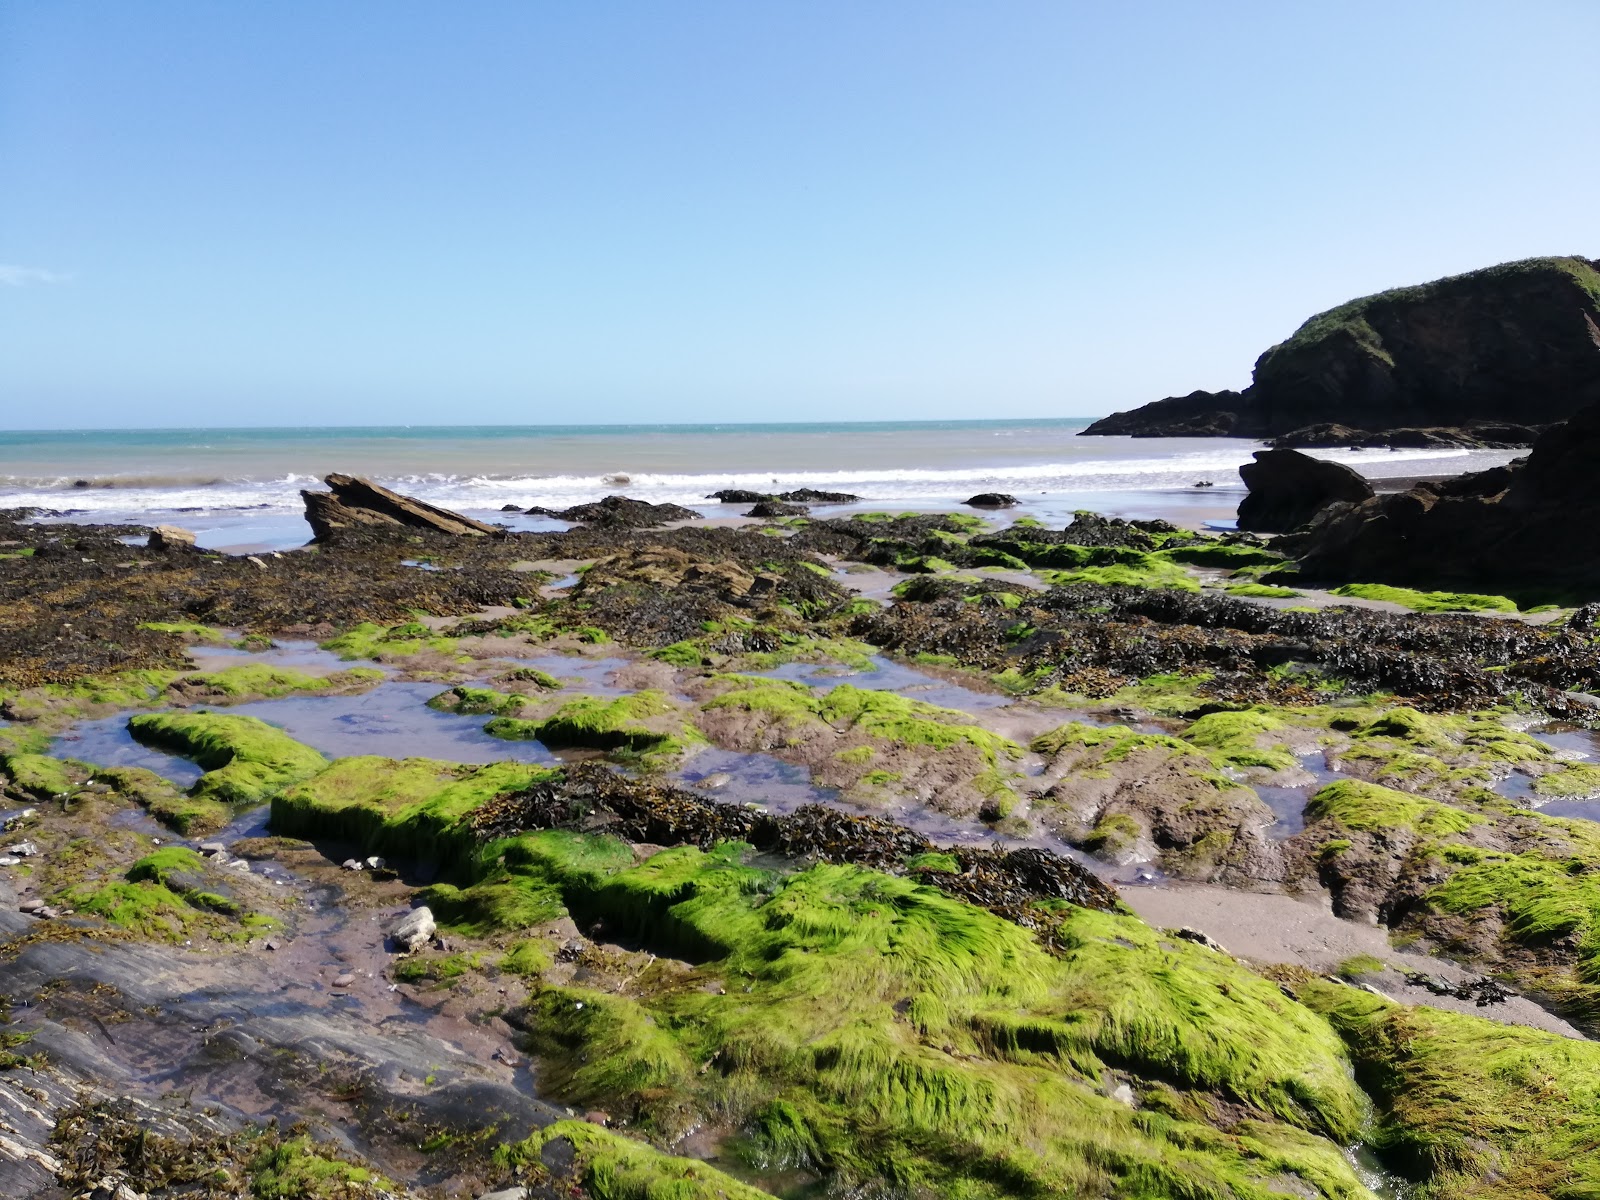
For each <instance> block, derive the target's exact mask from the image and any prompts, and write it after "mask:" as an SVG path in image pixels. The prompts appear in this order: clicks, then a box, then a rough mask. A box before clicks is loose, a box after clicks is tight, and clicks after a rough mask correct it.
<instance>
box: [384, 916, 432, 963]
mask: <svg viewBox="0 0 1600 1200" xmlns="http://www.w3.org/2000/svg"><path fill="white" fill-rule="evenodd" d="M438 928H439V926H438V925H437V923H436V922H435V921H434V919H433V911H432V910H431V909H429V908H428V907H427V906H426V905H424V906H423V907H422V908H414V909H412V910H411V911H410V912H409V913H407V914H406V916H405V918H404V919H403V920H402V921H401V922H400V923H399V924H398V925H396V926H395V927H394V931H393V932H392V933H390V935H389V936H390V937H392V938H393V939H394V943H395V945H396V946H398V947H399V948H400V949H401V950H403V951H405V952H406V953H407V954H409V953H411V952H412V951H413V950H417V949H420V948H421V947H423V946H426V945H427V944H428V941H429V939H430V938H432V937H433V935H434V933H436V932H437V931H438Z"/></svg>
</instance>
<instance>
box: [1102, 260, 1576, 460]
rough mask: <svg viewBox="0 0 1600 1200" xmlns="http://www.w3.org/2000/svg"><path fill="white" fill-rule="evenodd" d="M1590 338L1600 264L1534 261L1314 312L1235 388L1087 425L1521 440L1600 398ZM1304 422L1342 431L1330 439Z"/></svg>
mask: <svg viewBox="0 0 1600 1200" xmlns="http://www.w3.org/2000/svg"><path fill="white" fill-rule="evenodd" d="M1597 345H1600V262H1597V261H1595V260H1591V259H1586V258H1579V257H1568V258H1531V259H1526V260H1524V261H1521V262H1513V263H1504V264H1502V265H1500V266H1497V267H1490V268H1488V269H1486V270H1482V271H1472V272H1470V273H1468V274H1466V275H1456V276H1452V277H1451V278H1448V279H1440V280H1437V281H1435V282H1433V283H1427V284H1423V285H1421V286H1418V287H1405V288H1395V289H1393V290H1391V291H1387V292H1380V293H1378V294H1377V295H1375V296H1367V297H1365V298H1363V299H1360V300H1352V301H1350V302H1349V303H1347V304H1341V305H1340V306H1338V307H1337V308H1332V309H1329V310H1328V311H1327V312H1323V313H1318V314H1317V315H1316V316H1314V317H1312V318H1311V319H1310V320H1309V321H1307V322H1306V323H1305V324H1303V325H1301V326H1300V328H1299V329H1297V330H1296V331H1295V332H1294V334H1293V336H1291V337H1290V338H1289V339H1288V340H1286V341H1283V342H1280V343H1278V344H1277V345H1276V346H1273V347H1272V348H1271V349H1269V350H1268V351H1267V352H1266V353H1265V354H1263V355H1262V356H1261V357H1260V358H1258V359H1257V360H1256V365H1255V370H1254V373H1253V377H1252V382H1251V384H1250V386H1249V387H1248V388H1246V389H1245V390H1244V391H1243V392H1231V391H1226V392H1214V393H1212V392H1193V393H1191V394H1190V395H1188V396H1182V397H1169V398H1168V399H1165V400H1158V401H1156V402H1155V403H1153V404H1147V405H1144V406H1143V407H1142V408H1137V409H1133V410H1132V411H1129V412H1122V413H1114V414H1112V415H1111V416H1109V417H1105V418H1103V419H1101V420H1099V421H1096V422H1095V423H1094V424H1093V425H1091V426H1089V428H1087V429H1085V430H1084V433H1085V434H1131V435H1133V436H1134V437H1180V436H1185V437H1204V436H1216V437H1248V438H1260V439H1269V438H1283V439H1284V443H1285V444H1294V445H1317V444H1363V443H1364V444H1374V443H1375V442H1383V441H1385V440H1388V439H1391V438H1393V437H1395V436H1396V435H1398V436H1399V437H1400V439H1401V441H1402V442H1404V443H1405V444H1421V445H1427V444H1430V442H1432V441H1435V440H1437V441H1443V442H1454V443H1456V444H1461V443H1466V444H1472V443H1474V442H1477V443H1491V444H1517V443H1526V442H1528V441H1531V439H1532V436H1533V434H1534V432H1535V430H1534V429H1533V428H1530V427H1537V426H1542V425H1546V424H1550V423H1553V422H1558V421H1564V420H1566V419H1567V418H1568V417H1570V416H1572V415H1573V414H1574V413H1575V412H1577V411H1578V410H1579V409H1581V408H1583V407H1585V406H1586V405H1589V404H1593V403H1595V402H1596V401H1600V355H1597V354H1596V353H1595V348H1596V346H1597ZM1311 426H1341V427H1343V428H1342V429H1341V430H1339V431H1338V432H1337V436H1336V437H1335V438H1334V440H1333V441H1332V442H1331V443H1330V442H1328V441H1323V440H1316V439H1315V438H1314V437H1310V438H1308V437H1307V436H1306V435H1307V434H1311V433H1312V432H1313V431H1311V430H1309V429H1308V427H1311ZM1319 432H1320V431H1319ZM1285 435H1289V436H1287V437H1285Z"/></svg>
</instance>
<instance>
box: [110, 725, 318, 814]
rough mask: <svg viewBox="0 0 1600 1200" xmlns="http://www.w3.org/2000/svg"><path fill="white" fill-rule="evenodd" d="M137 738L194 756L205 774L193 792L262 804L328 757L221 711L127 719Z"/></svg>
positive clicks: (278, 732)
mask: <svg viewBox="0 0 1600 1200" xmlns="http://www.w3.org/2000/svg"><path fill="white" fill-rule="evenodd" d="M128 732H129V733H130V734H132V735H133V737H134V739H135V740H136V741H139V742H142V743H144V744H145V745H147V746H156V747H158V748H160V749H163V750H170V751H172V752H173V753H176V754H182V755H184V756H185V757H187V758H191V759H193V760H194V761H195V762H196V763H197V764H198V765H199V766H200V767H201V768H202V769H203V770H204V771H205V774H204V775H202V776H201V777H200V779H199V780H198V781H197V782H196V783H195V785H194V787H192V788H190V789H189V794H190V795H191V796H195V797H199V798H201V799H209V800H218V801H221V802H223V803H226V804H262V803H265V802H266V801H267V800H269V799H271V798H272V797H273V796H274V795H275V794H276V793H278V792H279V791H281V790H282V789H283V788H285V787H288V786H289V785H291V784H294V783H298V782H300V781H301V780H302V779H306V778H308V777H309V776H311V775H314V774H316V773H317V772H318V771H320V770H322V769H323V768H324V767H326V766H327V765H328V760H327V759H326V758H324V757H323V756H322V755H320V754H318V753H317V752H316V751H315V750H313V749H312V748H311V747H310V746H307V745H304V744H303V743H300V742H297V741H295V740H294V739H293V738H292V737H290V736H289V735H288V734H286V733H284V732H283V730H281V729H278V728H277V727H275V726H272V725H268V724H267V723H266V722H265V721H261V720H258V719H257V718H255V717H237V716H227V715H223V714H220V713H143V714H141V715H139V716H136V717H131V718H129V720H128Z"/></svg>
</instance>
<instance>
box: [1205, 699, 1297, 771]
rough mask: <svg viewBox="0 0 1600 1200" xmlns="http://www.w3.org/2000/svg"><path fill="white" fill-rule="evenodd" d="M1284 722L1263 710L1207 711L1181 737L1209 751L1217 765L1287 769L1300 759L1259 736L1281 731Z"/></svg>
mask: <svg viewBox="0 0 1600 1200" xmlns="http://www.w3.org/2000/svg"><path fill="white" fill-rule="evenodd" d="M1285 728H1286V726H1285V723H1284V722H1283V721H1282V720H1280V719H1279V718H1278V717H1276V716H1274V715H1273V714H1272V713H1271V712H1269V711H1267V710H1265V709H1247V710H1243V711H1236V712H1214V713H1207V714H1206V715H1205V716H1203V717H1201V718H1200V719H1199V720H1197V721H1196V722H1194V724H1192V725H1190V726H1189V728H1187V729H1185V730H1184V731H1183V737H1184V740H1185V741H1187V742H1189V743H1190V744H1191V745H1194V746H1198V747H1200V748H1201V749H1202V750H1204V751H1206V752H1207V753H1209V754H1210V756H1211V759H1212V761H1213V762H1215V763H1217V764H1218V765H1219V766H1230V767H1238V768H1246V769H1247V768H1252V767H1257V768H1261V769H1263V770H1268V771H1289V770H1293V769H1295V768H1296V767H1298V766H1299V765H1300V760H1299V759H1298V758H1296V757H1295V756H1294V755H1293V754H1292V753H1290V752H1289V751H1288V750H1285V749H1284V748H1283V747H1281V746H1262V745H1261V744H1260V741H1261V738H1262V737H1263V736H1266V735H1270V734H1273V733H1278V732H1281V731H1282V730H1283V729H1285Z"/></svg>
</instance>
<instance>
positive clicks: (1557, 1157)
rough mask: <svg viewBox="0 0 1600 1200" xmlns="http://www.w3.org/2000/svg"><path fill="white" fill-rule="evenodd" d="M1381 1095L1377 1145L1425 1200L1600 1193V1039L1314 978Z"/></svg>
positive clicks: (1574, 1198)
mask: <svg viewBox="0 0 1600 1200" xmlns="http://www.w3.org/2000/svg"><path fill="white" fill-rule="evenodd" d="M1295 990H1296V992H1297V994H1298V995H1299V996H1300V998H1301V1000H1303V1001H1304V1002H1305V1003H1306V1004H1307V1005H1309V1006H1310V1007H1311V1008H1313V1009H1315V1010H1316V1011H1318V1012H1320V1013H1323V1014H1324V1015H1325V1016H1326V1017H1327V1018H1328V1020H1329V1021H1330V1022H1331V1023H1332V1025H1333V1027H1334V1028H1335V1029H1336V1030H1337V1031H1338V1032H1339V1034H1340V1036H1341V1037H1342V1038H1343V1039H1344V1041H1345V1042H1346V1044H1347V1045H1348V1047H1349V1050H1350V1054H1351V1057H1352V1059H1353V1060H1354V1062H1355V1068H1356V1078H1357V1079H1358V1080H1360V1081H1361V1083H1362V1084H1364V1085H1365V1086H1366V1088H1367V1089H1368V1091H1369V1092H1370V1093H1371V1094H1372V1096H1373V1098H1374V1100H1375V1101H1376V1102H1377V1105H1378V1109H1379V1112H1378V1120H1377V1122H1376V1125H1375V1127H1374V1128H1373V1129H1372V1130H1371V1131H1370V1133H1369V1134H1368V1137H1369V1141H1370V1144H1372V1145H1373V1146H1374V1147H1375V1148H1376V1149H1378V1150H1380V1151H1381V1152H1382V1153H1384V1155H1385V1156H1386V1157H1387V1158H1388V1160H1389V1161H1390V1162H1392V1163H1394V1164H1395V1165H1396V1166H1397V1167H1400V1168H1402V1169H1404V1170H1405V1171H1406V1173H1408V1174H1410V1175H1412V1176H1414V1177H1415V1178H1417V1179H1419V1180H1423V1181H1425V1182H1423V1183H1422V1184H1421V1186H1420V1187H1419V1189H1418V1191H1417V1192H1416V1200H1480V1198H1481V1200H1491V1198H1493V1200H1545V1198H1550V1197H1559V1198H1561V1200H1580V1198H1583V1197H1591V1196H1596V1195H1600V1046H1597V1045H1595V1044H1594V1043H1592V1042H1580V1041H1575V1040H1573V1039H1571V1038H1563V1037H1557V1036H1555V1035H1554V1034H1548V1033H1542V1032H1540V1031H1538V1030H1533V1029H1521V1028H1517V1027H1515V1026H1508V1025H1500V1024H1496V1023H1494V1022H1491V1021H1485V1020H1480V1019H1478V1018H1476V1017H1468V1016H1462V1015H1460V1014H1457V1013H1452V1012H1443V1011H1440V1010H1438V1009H1432V1008H1408V1007H1405V1006H1404V1005H1399V1004H1391V1003H1389V1002H1387V1001H1385V1000H1382V999H1380V998H1379V997H1377V996H1373V995H1371V994H1370V993H1367V992H1364V991H1360V990H1358V989H1355V988H1349V987H1340V986H1338V985H1336V984H1331V983H1327V982H1324V981H1312V982H1308V983H1305V984H1303V985H1301V986H1298V987H1297V988H1296V989H1295Z"/></svg>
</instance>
